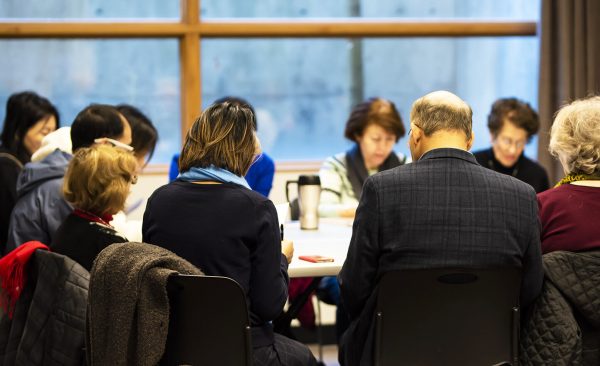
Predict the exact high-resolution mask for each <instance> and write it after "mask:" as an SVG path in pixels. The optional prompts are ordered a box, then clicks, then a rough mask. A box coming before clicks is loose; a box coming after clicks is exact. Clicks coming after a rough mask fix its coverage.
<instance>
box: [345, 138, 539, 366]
mask: <svg viewBox="0 0 600 366" xmlns="http://www.w3.org/2000/svg"><path fill="white" fill-rule="evenodd" d="M539 233H540V228H539V220H538V206H537V200H536V195H535V191H534V190H533V188H531V186H529V185H528V184H525V183H523V182H521V181H519V180H517V179H515V178H513V177H510V176H508V175H503V174H499V173H496V172H494V171H492V170H489V169H486V168H484V167H482V166H480V165H479V164H478V163H477V161H476V160H475V157H474V156H473V155H472V154H471V153H469V152H467V151H464V150H459V149H450V148H448V149H435V150H431V151H429V152H427V153H426V154H424V155H423V157H421V159H419V160H418V161H416V162H413V163H411V164H407V165H402V166H399V167H397V168H394V169H390V170H387V171H384V172H381V173H378V174H375V175H374V176H372V177H370V178H369V179H367V181H366V182H365V185H364V187H363V192H362V196H361V199H360V203H359V206H358V209H357V212H356V218H355V220H354V226H353V232H352V239H351V242H350V247H349V249H348V256H347V258H346V262H345V263H344V266H343V267H342V270H341V272H340V274H339V282H340V286H341V296H342V301H343V303H344V306H345V307H346V309H347V311H348V314H349V316H350V320H351V325H350V328H349V329H348V331H347V332H346V333H345V334H344V337H343V338H342V341H341V345H340V346H341V347H340V361H341V362H342V364H343V365H359V364H361V365H362V364H365V365H366V364H370V361H371V358H370V357H371V356H372V348H371V347H372V339H371V338H372V337H371V336H372V327H371V326H372V324H370V323H371V319H372V316H373V310H374V305H375V300H374V299H375V296H374V294H375V292H376V291H375V289H376V286H377V283H378V281H379V279H380V278H381V276H382V275H383V274H384V273H385V272H388V271H391V270H397V269H417V268H435V267H467V268H468V267H480V268H481V267H502V266H516V267H520V268H522V275H523V280H522V284H521V297H520V302H521V306H522V307H526V306H527V305H529V304H530V303H531V301H532V300H533V299H534V298H535V297H536V296H537V295H538V294H539V292H540V290H541V286H542V280H543V269H542V258H541V250H540V236H539V235H540V234H539ZM369 329H370V330H371V332H369Z"/></svg>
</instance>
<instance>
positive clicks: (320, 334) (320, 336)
mask: <svg viewBox="0 0 600 366" xmlns="http://www.w3.org/2000/svg"><path fill="white" fill-rule="evenodd" d="M315 298H316V299H317V314H318V322H317V343H318V347H319V362H320V363H321V364H324V362H323V328H322V325H323V324H322V323H321V320H322V318H321V301H319V298H318V297H315Z"/></svg>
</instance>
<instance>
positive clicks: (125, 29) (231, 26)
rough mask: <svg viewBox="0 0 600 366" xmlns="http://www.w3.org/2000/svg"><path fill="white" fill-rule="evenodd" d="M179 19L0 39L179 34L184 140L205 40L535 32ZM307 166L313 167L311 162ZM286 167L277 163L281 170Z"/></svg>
mask: <svg viewBox="0 0 600 366" xmlns="http://www.w3.org/2000/svg"><path fill="white" fill-rule="evenodd" d="M180 5H181V17H180V19H179V20H178V21H170V20H165V21H156V20H152V21H146V20H143V19H140V20H135V21H132V20H129V19H128V20H127V21H115V20H112V19H111V20H109V21H104V20H92V21H85V22H83V21H62V20H56V21H53V20H48V21H44V22H32V21H10V22H7V21H0V38H4V39H18V38H29V39H35V38H37V39H40V38H177V39H178V40H179V62H180V80H181V81H180V88H181V90H180V91H181V133H182V135H181V138H182V140H183V138H184V137H185V133H186V131H187V130H188V129H189V127H190V126H191V124H192V123H193V121H194V118H195V117H197V116H198V115H199V114H200V112H201V105H202V100H201V97H202V83H201V77H202V75H201V71H200V70H201V68H200V62H201V57H200V53H201V51H202V50H201V47H200V40H201V39H202V38H311V37H313V38H316V37H318V38H356V37H359V38H372V37H378V38H382V37H388V38H403V37H490V36H496V37H498V36H500V37H507V36H535V35H537V33H538V29H537V23H536V22H530V21H522V22H514V21H512V22H507V21H496V20H489V21H482V20H466V19H452V20H418V21H417V20H410V19H407V20H404V19H396V18H377V19H368V18H367V19H360V18H313V19H308V20H306V19H301V20H299V19H293V18H290V19H288V18H272V19H271V18H269V19H267V18H258V19H248V18H245V19H244V18H242V19H230V18H224V19H210V20H208V19H206V20H205V19H202V18H201V17H200V1H199V0H180ZM307 163H308V164H309V165H311V166H312V165H314V164H313V163H311V162H307ZM279 168H281V169H283V170H285V169H286V166H285V164H278V169H279Z"/></svg>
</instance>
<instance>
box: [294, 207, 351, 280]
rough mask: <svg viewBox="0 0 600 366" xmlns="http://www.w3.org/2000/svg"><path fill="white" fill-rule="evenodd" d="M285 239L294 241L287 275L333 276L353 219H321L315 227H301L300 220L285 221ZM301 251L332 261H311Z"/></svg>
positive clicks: (345, 249) (339, 265)
mask: <svg viewBox="0 0 600 366" xmlns="http://www.w3.org/2000/svg"><path fill="white" fill-rule="evenodd" d="M284 236H285V239H289V240H292V241H293V242H294V259H293V260H292V263H290V266H289V268H288V274H289V276H290V277H322V276H336V275H337V274H338V273H339V272H340V270H341V269H342V265H343V264H344V261H345V260H346V254H347V253H348V245H349V244H350V238H351V237H352V219H333V218H332V219H324V218H322V219H320V220H319V229H318V230H301V229H300V223H299V222H297V221H295V222H287V223H285V224H284ZM301 255H322V256H326V257H332V258H333V262H325V263H311V262H307V261H304V260H301V259H299V257H300V256H301Z"/></svg>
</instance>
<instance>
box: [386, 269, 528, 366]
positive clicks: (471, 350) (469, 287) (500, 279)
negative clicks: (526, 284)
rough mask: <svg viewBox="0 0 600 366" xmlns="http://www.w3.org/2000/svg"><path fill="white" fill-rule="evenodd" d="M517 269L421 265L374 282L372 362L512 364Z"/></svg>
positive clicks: (514, 360) (464, 365)
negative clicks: (446, 267)
mask: <svg viewBox="0 0 600 366" xmlns="http://www.w3.org/2000/svg"><path fill="white" fill-rule="evenodd" d="M520 284H521V276H520V271H519V269H515V268H502V269H423V270H404V271H393V272H389V273H386V274H385V275H384V276H383V277H382V278H381V281H380V283H379V292H378V297H377V308H376V326H375V331H376V334H375V354H374V359H375V365H377V366H387V365H400V364H401V365H445V366H452V365H461V366H469V365H474V366H475V365H476V366H482V365H511V364H512V365H517V363H518V331H519V290H520Z"/></svg>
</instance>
